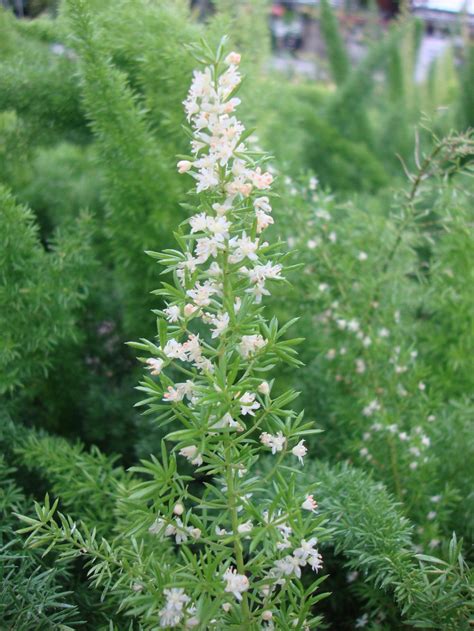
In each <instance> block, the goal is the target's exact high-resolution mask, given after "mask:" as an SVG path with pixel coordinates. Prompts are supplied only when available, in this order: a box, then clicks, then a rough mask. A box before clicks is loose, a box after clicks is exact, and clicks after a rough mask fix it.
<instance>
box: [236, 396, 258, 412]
mask: <svg viewBox="0 0 474 631" xmlns="http://www.w3.org/2000/svg"><path fill="white" fill-rule="evenodd" d="M259 407H260V403H259V402H258V401H255V394H253V392H245V394H244V395H243V396H241V397H240V413H241V414H242V416H245V415H246V414H250V416H255V412H254V410H258V408H259Z"/></svg>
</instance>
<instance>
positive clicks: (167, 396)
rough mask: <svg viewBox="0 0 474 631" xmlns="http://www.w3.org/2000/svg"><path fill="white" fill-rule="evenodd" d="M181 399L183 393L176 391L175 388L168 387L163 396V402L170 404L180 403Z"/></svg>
mask: <svg viewBox="0 0 474 631" xmlns="http://www.w3.org/2000/svg"><path fill="white" fill-rule="evenodd" d="M183 398H184V392H183V391H182V390H181V391H180V390H178V389H177V388H173V387H172V386H168V389H167V391H166V392H165V393H164V395H163V401H169V402H171V403H175V402H177V401H182V400H183Z"/></svg>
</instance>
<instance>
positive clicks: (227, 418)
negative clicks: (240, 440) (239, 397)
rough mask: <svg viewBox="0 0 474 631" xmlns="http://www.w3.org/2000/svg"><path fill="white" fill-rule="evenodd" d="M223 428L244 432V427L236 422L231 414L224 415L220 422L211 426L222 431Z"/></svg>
mask: <svg viewBox="0 0 474 631" xmlns="http://www.w3.org/2000/svg"><path fill="white" fill-rule="evenodd" d="M223 427H230V428H232V429H236V430H237V431H238V432H243V431H244V428H243V426H242V425H241V424H240V423H239V422H238V421H234V419H233V418H232V416H231V415H230V414H229V412H227V413H226V414H224V416H223V417H222V418H221V419H220V420H219V421H217V422H216V423H213V424H212V425H211V428H212V429H222V428H223Z"/></svg>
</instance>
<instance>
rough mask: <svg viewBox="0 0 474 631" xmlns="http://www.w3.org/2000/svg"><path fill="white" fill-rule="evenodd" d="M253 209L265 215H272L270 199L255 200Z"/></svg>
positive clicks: (258, 198)
mask: <svg viewBox="0 0 474 631" xmlns="http://www.w3.org/2000/svg"><path fill="white" fill-rule="evenodd" d="M253 207H254V208H255V210H261V211H262V212H264V213H271V212H272V207H271V206H270V200H269V199H268V197H266V196H264V197H257V198H255V199H254V200H253Z"/></svg>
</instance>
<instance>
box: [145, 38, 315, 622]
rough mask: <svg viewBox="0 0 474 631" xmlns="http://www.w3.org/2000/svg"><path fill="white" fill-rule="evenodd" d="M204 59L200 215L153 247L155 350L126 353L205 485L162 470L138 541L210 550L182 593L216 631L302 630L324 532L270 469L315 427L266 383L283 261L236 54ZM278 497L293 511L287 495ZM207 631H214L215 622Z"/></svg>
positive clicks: (275, 357)
mask: <svg viewBox="0 0 474 631" xmlns="http://www.w3.org/2000/svg"><path fill="white" fill-rule="evenodd" d="M206 56H207V59H208V60H209V64H208V66H207V67H206V68H205V69H204V70H203V71H196V72H195V73H194V77H193V81H192V85H191V88H190V91H189V94H188V97H187V99H186V100H185V102H184V106H185V111H186V115H187V120H188V122H189V123H190V125H191V135H192V140H191V154H190V155H189V156H183V157H182V159H181V160H180V161H179V162H178V170H179V172H180V173H183V174H184V173H187V174H188V175H190V176H191V177H192V178H193V179H194V181H195V188H194V190H193V191H192V192H191V193H190V195H191V196H192V197H193V198H194V199H195V202H196V203H195V208H196V211H197V212H195V213H194V214H192V216H191V217H190V218H189V219H188V220H187V221H186V222H184V224H183V225H182V226H181V227H180V229H179V231H178V232H177V233H176V237H177V241H178V244H179V249H169V250H165V251H164V252H163V253H161V254H155V253H150V254H151V255H152V256H153V257H155V258H157V259H158V260H159V262H160V263H161V264H162V265H163V266H164V267H165V273H169V274H171V275H172V277H173V281H174V284H168V283H164V284H163V288H162V289H160V290H158V291H157V292H155V293H157V294H158V295H161V296H163V297H164V299H165V300H166V305H165V307H164V308H163V309H161V311H158V312H157V313H158V315H159V316H160V319H159V324H158V330H159V335H158V338H159V344H155V343H153V342H149V341H146V340H144V341H143V342H142V343H140V344H135V346H136V347H137V348H140V349H142V350H146V351H148V352H149V353H150V354H151V357H148V358H143V361H144V362H145V363H146V366H147V369H148V371H149V376H148V377H147V378H146V379H145V381H144V382H143V383H142V385H141V389H142V390H143V391H144V392H146V394H147V396H148V399H147V401H146V403H147V404H148V405H150V407H151V410H152V411H153V412H154V413H156V412H157V413H158V415H159V418H160V419H161V420H163V422H168V421H170V420H178V421H180V423H181V424H182V429H179V430H178V431H174V432H171V434H168V436H167V440H168V441H173V442H174V443H176V448H175V450H174V451H173V453H172V454H171V456H170V457H171V461H170V465H169V466H172V467H173V470H174V469H175V468H176V467H177V465H178V462H177V461H176V456H175V454H179V456H181V457H182V458H183V461H184V462H183V461H182V462H183V464H184V463H189V465H191V466H192V467H194V472H195V475H203V474H205V475H208V476H210V477H208V482H207V483H206V487H205V489H206V490H205V492H204V493H203V495H202V497H200V496H199V495H198V496H196V492H195V491H193V492H191V491H190V490H189V487H188V486H187V484H186V483H185V480H186V479H189V476H188V478H186V477H183V478H181V477H180V476H179V475H178V476H176V474H173V475H171V476H168V477H167V480H168V483H169V484H171V488H167V490H166V492H164V493H163V499H162V500H156V501H155V503H154V509H153V511H154V514H153V516H152V517H151V519H150V522H149V533H150V535H151V536H154V537H160V538H163V537H164V538H170V539H171V540H172V541H173V542H174V543H175V544H177V545H178V546H180V547H187V546H192V549H193V550H194V549H196V548H197V547H199V548H201V549H202V548H204V550H205V551H207V552H205V553H204V552H203V554H201V555H200V556H199V557H196V563H201V564H204V566H205V564H206V563H213V561H212V558H213V557H212V555H218V558H219V559H220V561H218V562H217V575H216V579H217V577H219V581H218V582H216V584H215V585H214V588H211V589H208V590H206V593H205V595H204V594H203V593H202V586H200V585H199V586H197V585H196V584H193V585H191V586H190V589H192V590H193V591H192V592H188V593H191V594H192V596H193V601H194V602H196V606H197V613H196V615H197V616H198V617H199V612H200V611H201V609H200V606H199V603H198V599H197V598H196V597H195V596H196V594H199V593H201V602H202V599H204V598H209V599H211V600H210V602H212V603H214V602H215V600H217V601H218V602H219V603H220V605H221V607H220V611H221V612H222V614H221V615H222V616H224V618H223V620H222V621H221V625H224V626H225V624H227V623H229V624H230V620H231V618H229V619H228V620H227V622H226V618H225V616H226V615H229V616H231V615H232V616H234V618H233V620H234V621H235V620H236V619H239V620H240V621H241V624H243V625H246V628H250V627H251V626H252V624H254V622H255V621H262V620H263V621H265V624H266V626H267V627H268V628H270V625H273V624H274V622H273V619H274V617H275V616H276V617H278V616H280V623H281V624H282V625H283V627H285V624H286V622H285V620H287V619H288V620H291V621H292V624H293V623H295V622H297V621H298V620H299V619H300V617H301V623H303V622H304V621H305V619H307V616H309V617H310V616H311V615H312V614H311V606H312V605H311V603H312V599H313V598H314V595H313V594H311V593H310V592H308V590H307V589H306V588H305V587H303V584H302V583H301V582H300V579H301V576H302V571H303V570H304V568H306V567H307V566H308V567H309V568H311V569H312V570H313V571H314V572H318V571H319V570H320V569H321V567H322V560H321V555H320V554H319V552H318V550H317V549H316V547H315V546H316V543H317V539H316V538H315V536H314V535H315V534H316V533H317V534H318V538H321V536H322V537H324V532H325V531H324V529H323V528H322V526H320V525H319V523H320V521H321V520H320V518H319V517H318V516H317V504H316V502H315V500H314V499H313V496H312V495H308V494H307V493H304V492H303V494H301V492H298V491H296V492H295V491H294V490H290V489H293V486H292V485H294V475H295V474H291V475H289V476H284V477H283V478H282V476H280V477H279V478H276V477H275V474H276V471H277V468H278V467H279V463H280V461H281V460H282V459H284V458H285V457H286V456H287V455H289V456H290V458H291V457H293V458H296V459H297V462H298V463H299V464H300V465H303V464H304V458H305V456H306V454H307V452H308V448H307V446H306V445H305V438H304V437H305V436H306V435H308V434H311V433H313V432H314V431H315V430H314V429H312V424H311V423H309V422H305V421H304V420H303V416H302V414H299V415H297V414H296V413H295V412H293V411H292V410H291V409H287V408H286V406H287V404H288V403H289V402H291V401H292V400H293V399H294V398H295V396H297V393H295V392H293V391H288V392H286V393H283V394H280V395H279V396H276V397H274V396H273V395H272V390H273V381H269V380H267V379H266V378H265V377H266V373H267V372H268V371H269V370H270V369H271V368H272V367H273V366H274V365H275V364H277V363H278V362H281V361H284V362H287V363H289V364H291V365H294V366H297V365H299V362H298V360H297V359H296V351H295V348H294V347H295V345H296V343H298V341H299V340H288V339H286V335H285V333H286V331H287V330H288V327H289V326H290V325H291V323H288V325H285V326H283V327H279V325H278V322H277V321H276V320H275V319H273V320H272V321H271V322H270V323H268V322H267V321H266V320H265V318H264V316H263V311H262V305H261V303H262V299H263V297H265V296H268V295H269V294H270V289H271V283H273V282H278V281H281V280H283V279H284V276H283V272H284V268H285V257H286V254H285V253H284V252H282V251H281V246H280V244H278V243H276V244H274V245H270V244H269V243H268V242H267V241H266V240H264V238H263V237H262V234H263V233H264V231H265V230H267V229H268V228H269V227H270V226H271V225H273V223H274V220H273V216H272V206H271V198H272V192H271V190H270V187H271V184H272V181H273V176H272V174H271V172H270V170H269V169H268V168H265V164H266V158H265V157H264V156H262V154H261V153H258V152H255V151H253V150H252V149H251V148H250V147H249V146H248V144H247V140H246V138H247V137H248V134H247V132H246V130H245V128H244V125H243V124H242V123H241V122H240V121H239V120H238V119H237V117H236V115H235V111H236V108H237V106H238V105H239V103H240V100H239V99H238V98H237V97H236V96H235V93H236V89H237V88H238V86H239V84H240V81H241V77H240V73H239V68H238V66H239V61H240V56H239V55H238V54H237V53H230V54H229V55H227V56H226V57H224V55H223V53H222V50H221V49H220V50H219V51H218V53H217V55H216V56H214V57H212V58H211V57H210V55H209V51H207V49H206V50H205V51H204V53H203V52H202V51H201V53H200V55H199V57H200V58H206ZM262 191H264V194H262ZM187 207H190V205H189V204H187ZM269 453H271V454H273V455H275V454H278V458H277V459H275V460H273V459H271V458H269V459H267V460H268V469H269V470H268V473H266V475H265V479H266V480H272V484H273V492H272V493H271V494H270V495H269V494H268V489H267V488H266V485H265V484H263V485H262V484H261V475H262V474H261V473H260V474H259V475H258V471H257V469H256V468H255V464H256V462H257V461H258V458H259V457H260V455H263V456H265V455H266V454H269ZM166 459H167V458H166ZM171 462H173V463H174V462H176V464H171ZM293 465H294V461H293ZM187 466H188V465H187ZM265 470H266V469H265ZM289 495H290V496H291V497H292V500H291V502H290V503H288V500H287V499H284V498H287V497H288V496H289ZM184 506H186V511H185V509H184ZM308 513H309V514H308ZM269 515H271V518H269ZM208 546H209V547H208ZM250 549H252V552H250ZM288 549H292V550H293V552H292V554H288ZM257 550H258V552H259V553H258V554H257V553H256V552H257ZM211 552H212V554H211ZM188 554H192V553H191V552H189V553H186V555H185V557H183V558H187V555H188ZM282 555H283V556H282ZM198 559H200V561H198ZM290 564H291V567H292V569H291V571H290V570H289V568H290ZM204 566H203V567H202V568H201V570H202V572H204V573H205V572H207V569H206V568H205V567H204ZM184 573H185V572H183V570H181V573H180V576H181V578H182V576H183V575H184ZM194 573H195V571H194V570H193V571H192V572H191V574H194ZM287 583H291V588H290V590H289V591H291V593H292V594H293V595H294V594H300V602H299V605H298V606H295V602H296V601H295V600H293V604H289V602H286V603H285V607H284V608H282V607H281V603H280V598H286V597H285V596H284V594H285V592H286V589H285V590H283V586H285V585H286V584H287ZM179 584H180V585H183V582H182V580H180V583H179ZM168 585H169V583H168V584H167V587H168ZM170 586H172V583H171V585H170ZM168 592H169V590H168ZM168 592H166V591H165V592H164V596H165V597H166V598H168ZM173 593H175V592H173ZM183 599H184V596H183V595H182V597H181V601H180V602H184V600H183ZM168 600H169V598H168ZM178 600H179V598H178ZM167 602H168V601H167ZM173 602H174V601H173ZM186 603H187V601H186ZM186 603H185V604H186ZM208 606H211V604H210V603H209V604H208ZM238 607H240V609H236V608H238ZM176 610H179V606H175V605H174V604H172V605H168V604H166V605H165V607H164V609H163V610H162V612H160V616H161V617H162V618H163V619H169V620H171V621H172V619H173V613H176ZM180 611H181V610H180ZM278 611H279V612H280V613H277V612H278ZM282 611H285V612H286V613H285V614H283V613H281V612H282ZM168 614H169V616H168ZM176 615H177V614H176ZM167 616H168V617H167ZM235 616H237V618H235ZM281 616H283V617H281ZM285 616H287V619H286V618H285ZM180 620H181V618H180ZM179 624H181V622H180V623H179ZM187 624H188V625H189V620H188V623H187ZM206 624H208V628H214V627H213V625H214V624H217V622H216V619H215V618H214V619H212V620H208V621H207V623H206ZM305 624H306V623H305ZM169 626H173V624H171V623H170V624H169ZM175 626H176V624H175ZM303 626H304V625H303ZM206 628H207V627H206ZM219 628H222V626H221V627H219Z"/></svg>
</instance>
